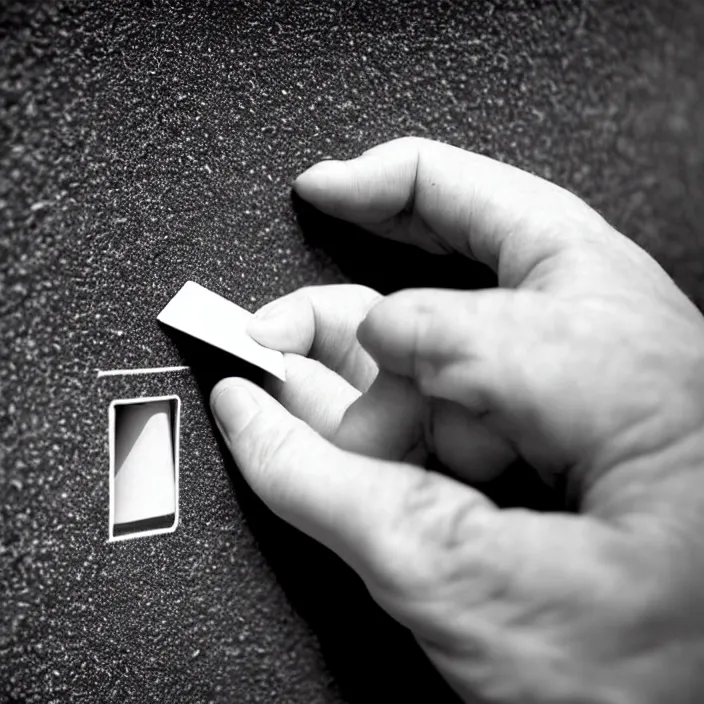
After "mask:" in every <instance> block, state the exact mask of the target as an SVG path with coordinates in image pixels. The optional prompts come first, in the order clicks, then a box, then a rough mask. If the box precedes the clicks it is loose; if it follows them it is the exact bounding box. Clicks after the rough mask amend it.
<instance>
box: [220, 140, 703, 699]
mask: <svg viewBox="0 0 704 704" xmlns="http://www.w3.org/2000/svg"><path fill="white" fill-rule="evenodd" d="M294 188H295V189H296V190H297V192H298V194H299V195H300V196H301V197H302V198H304V199H306V200H308V201H310V202H311V203H312V204H313V205H315V206H316V207H318V208H319V209H320V210H322V211H325V212H327V213H329V214H331V215H334V216H337V217H339V218H342V219H345V220H348V221H351V222H354V223H357V224H359V225H361V226H362V227H365V228H366V229H368V230H370V231H371V232H374V233H377V234H379V235H381V236H386V237H391V238H393V239H397V240H401V241H405V242H409V243H412V244H415V245H418V246H420V247H423V248H425V249H427V250H429V251H431V252H435V253H443V252H449V251H458V252H461V253H463V254H465V255H467V256H469V257H472V258H475V259H477V260H479V261H480V262H483V263H484V264H486V265H488V266H490V267H493V268H494V269H495V270H496V271H497V273H498V277H499V288H498V289H492V290H483V291H449V290H406V291H402V292H399V293H395V294H393V295H391V296H388V297H381V296H380V295H379V294H377V293H375V292H374V291H372V290H370V289H367V288H364V287H361V286H353V285H347V286H329V287H313V288H306V289H302V290H299V291H296V292H294V293H292V294H290V295H288V296H286V297H284V298H283V299H280V300H278V301H275V302H274V303H273V304H269V305H268V306H266V307H265V308H264V309H262V310H261V311H260V312H259V313H258V315H257V316H256V318H255V319H254V320H253V322H252V324H251V326H250V334H251V335H252V336H253V337H254V338H255V339H257V340H258V341H259V342H261V343H262V344H264V345H267V346H269V347H272V348H275V349H278V350H281V351H282V352H285V353H286V354H285V361H286V367H287V381H286V382H285V383H275V384H272V385H271V387H270V389H269V391H270V392H271V395H269V394H267V393H266V392H265V391H263V390H261V389H259V388H257V387H255V386H254V385H252V384H250V383H248V382H246V381H244V380H241V379H227V380H223V381H222V382H220V384H219V385H218V386H217V387H216V388H215V389H214V391H213V395H212V406H213V410H214V414H215V417H216V419H217V422H218V425H219V427H220V429H221V431H222V432H223V434H224V437H225V439H226V441H227V443H228V446H229V447H230V449H231V451H232V453H233V455H234V458H235V460H236V461H237V463H238V465H239V467H240V468H241V470H242V472H243V474H244V476H245V478H246V479H247V481H248V482H249V483H250V484H251V486H252V487H253V489H254V490H255V491H256V492H257V493H258V494H259V496H261V498H262V499H263V500H264V501H265V502H266V503H267V504H268V505H269V506H270V508H271V509H272V510H273V511H274V512H275V513H277V514H279V515H280V516H282V517H283V518H284V519H286V520H288V521H290V522H291V523H292V524H294V525H295V526H297V527H298V528H300V529H301V530H303V531H305V532H306V533H308V534H309V535H311V536H313V537H314V538H316V539H318V540H319V541H321V542H322V543H324V544H325V545H327V546H328V547H330V548H331V549H332V550H334V551H336V552H337V553H338V554H339V555H340V556H341V557H342V558H343V559H345V560H346V561H347V562H348V563H349V564H350V565H351V566H352V567H353V568H354V569H356V570H357V571H358V573H359V574H360V575H361V577H362V578H363V579H364V580H365V583H366V584H367V587H368V589H369V591H370V593H371V594H372V596H373V597H374V598H375V599H376V600H377V602H378V603H379V604H380V605H381V606H382V607H383V608H384V609H386V610H387V611H388V612H389V613H390V614H391V615H392V616H393V617H394V618H396V619H397V620H398V621H399V622H401V623H402V624H404V625H405V626H407V627H408V628H409V629H411V631H412V632H413V633H414V634H415V636H416V638H417V640H418V643H419V644H420V645H421V647H422V648H423V649H424V650H425V652H426V653H427V655H428V656H429V658H430V659H431V661H432V662H433V663H434V665H435V666H436V667H437V668H438V670H439V671H440V673H441V674H442V675H443V676H444V677H445V678H446V679H447V681H448V682H449V683H450V684H451V685H452V687H454V689H455V690H456V691H457V692H458V693H459V695H460V696H461V697H462V698H463V699H465V700H466V701H488V702H507V703H509V702H510V703H517V704H518V703H520V704H530V703H531V702H546V703H547V702H560V703H568V702H595V703H601V702H614V703H619V704H621V703H623V704H626V703H629V704H630V703H633V704H636V703H637V704H648V703H650V702H663V701H667V702H668V703H669V704H675V703H680V702H700V701H704V538H703V536H704V319H703V318H702V316H701V314H700V313H699V311H698V310H697V309H696V308H695V307H694V306H693V305H692V304H691V303H690V301H689V300H688V299H687V298H686V297H685V296H684V295H683V294H682V293H681V292H680V291H679V289H678V288H677V287H676V286H675V284H674V283H673V282H672V280H671V279H670V278H669V277H668V276H667V274H666V273H665V272H664V271H663V270H662V269H661V268H660V266H659V265H658V264H657V263H656V262H655V261H654V260H653V259H651V258H650V257H649V256H648V255H647V254H646V253H645V252H644V251H643V250H641V249H640V248H639V247H637V246H636V245H635V244H633V243H632V242H630V241H629V240H627V239H626V238H625V237H623V236H622V235H620V234H619V233H617V232H616V231H615V230H614V229H613V228H611V227H610V226H609V225H608V223H606V222H605V221H604V220H603V219H602V218H601V217H600V216H599V215H598V214H597V213H596V212H594V211H593V210H592V209H590V208H589V207H588V206H587V205H586V204H585V203H584V202H582V201H581V200H579V199H578V198H577V197H575V196H573V195H572V194H570V193H568V192H567V191H564V190H563V189H561V188H559V187H557V186H555V185H553V184H551V183H548V182H546V181H543V180H541V179H539V178H537V177H534V176H532V175H529V174H527V173H525V172H522V171H519V170H517V169H514V168H512V167H509V166H506V165H504V164H500V163H498V162H494V161H492V160H490V159H487V158H484V157H481V156H478V155H476V154H471V153H468V152H464V151H462V150H459V149H455V148H453V147H450V146H447V145H442V144H438V143H434V142H430V141H425V140H418V139H412V138H408V139H401V140H396V141H394V142H389V143H387V144H383V145H380V146H378V147H375V148H374V149H371V150H370V151H368V152H365V153H364V154H363V155H362V156H360V157H359V158H357V159H353V160H351V161H347V162H322V163H320V164H317V165H315V166H313V167H312V168H311V169H309V170H308V171H307V172H305V173H304V174H302V175H301V176H300V177H299V178H298V180H297V181H296V183H295V185H294ZM275 399H276V400H275ZM431 454H432V455H433V456H435V457H437V459H438V460H439V461H440V462H441V463H442V464H443V465H444V466H445V467H446V468H447V472H446V473H440V472H437V471H430V470H427V469H425V468H424V463H425V461H426V459H427V458H428V456H429V455H431ZM517 456H520V457H521V458H523V459H524V460H526V461H527V462H528V463H529V464H530V465H531V466H532V467H534V468H535V469H536V471H537V472H538V473H539V475H540V477H541V478H542V479H543V480H544V481H545V482H546V483H547V484H548V486H550V487H553V486H559V487H560V489H561V491H564V492H566V497H567V500H568V503H567V504H566V505H569V506H570V507H572V508H573V509H574V511H573V512H567V511H565V512H564V513H550V514H541V513H536V512H531V511H528V510H525V509H503V510H500V509H498V508H497V507H496V506H495V505H494V504H493V503H492V502H491V501H490V500H489V499H488V498H487V497H486V496H485V495H484V494H483V493H482V491H481V488H482V484H483V482H486V481H487V480H489V479H491V478H494V477H497V476H499V475H500V474H501V473H502V472H504V471H505V470H506V468H507V467H508V466H509V465H510V464H511V463H512V462H513V461H514V460H515V459H516V457H517Z"/></svg>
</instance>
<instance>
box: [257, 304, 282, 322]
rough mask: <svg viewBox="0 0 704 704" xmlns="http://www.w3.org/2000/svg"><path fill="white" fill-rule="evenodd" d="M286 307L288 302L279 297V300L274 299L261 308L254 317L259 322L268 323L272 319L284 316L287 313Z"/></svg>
mask: <svg viewBox="0 0 704 704" xmlns="http://www.w3.org/2000/svg"><path fill="white" fill-rule="evenodd" d="M286 308H287V306H286V303H285V302H284V301H283V300H281V299H279V300H277V301H272V302H271V303H267V304H266V305H265V306H264V307H262V308H260V309H259V310H258V311H257V312H256V313H255V314H254V319H255V320H256V321H257V322H263V321H266V322H267V323H268V322H269V321H270V320H274V319H278V318H283V317H284V315H285V314H286Z"/></svg>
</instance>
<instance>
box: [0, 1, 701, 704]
mask: <svg viewBox="0 0 704 704" xmlns="http://www.w3.org/2000/svg"><path fill="white" fill-rule="evenodd" d="M1 7H2V9H1V10H0V90H1V96H0V100H1V103H0V330H1V338H0V340H1V344H0V353H1V356H2V365H1V366H0V700H2V701H8V702H45V701H65V700H69V699H70V700H71V701H87V702H89V701H110V700H113V701H124V702H127V701H134V702H145V701H181V702H207V701H237V702H271V701H284V702H300V703H301V704H303V703H304V702H305V703H306V704H309V703H313V702H340V701H347V702H355V703H356V702H373V701H384V702H390V701H433V702H439V701H445V700H451V697H450V695H449V694H448V693H447V691H445V690H443V689H442V687H441V685H440V684H439V683H438V682H437V680H436V679H435V678H434V677H433V674H432V672H431V670H430V669H429V668H428V667H427V666H426V664H425V662H424V660H423V659H422V657H421V656H420V655H419V654H418V652H417V651H416V650H415V648H414V647H413V643H412V641H411V640H410V638H409V637H408V635H407V634H406V633H405V632H403V631H402V630H400V629H398V628H395V627H394V626H393V625H392V624H390V622H389V621H388V620H387V619H386V618H385V617H383V616H382V615H381V614H380V613H379V612H378V611H377V610H376V609H375V608H374V607H373V606H372V605H371V604H370V603H369V600H368V599H367V597H366V596H365V593H364V590H363V589H362V588H361V586H360V585H359V583H358V582H357V581H356V579H355V578H354V577H353V576H352V575H351V574H350V573H349V572H348V571H347V570H346V568H344V567H343V566H342V565H341V564H340V563H338V562H337V561H336V560H335V559H333V558H332V557H331V556H330V555H328V554H327V553H326V552H325V551H323V550H322V549H319V548H317V546H314V545H312V544H311V543H310V542H309V541H307V540H305V539H303V538H302V537H301V536H299V535H298V534H296V533H295V532H293V531H291V530H287V529H286V528H284V527H283V526H281V525H280V524H279V523H278V522H277V521H275V520H273V519H272V518H271V517H270V516H269V515H268V513H267V512H266V511H265V510H264V509H263V508H262V507H261V505H259V504H258V502H257V501H256V500H255V499H254V498H253V497H252V496H251V494H250V493H249V492H248V491H247V490H246V487H244V486H242V481H241V479H239V476H238V474H237V472H236V469H235V468H233V467H232V466H231V465H229V464H227V463H226V462H225V461H224V460H223V458H222V455H221V451H220V447H219V446H218V444H217V441H216V438H215V434H214V433H213V431H212V429H211V425H210V421H209V418H208V415H207V411H206V405H205V403H204V401H203V397H202V394H203V393H207V388H208V386H209V385H210V384H211V383H212V380H213V379H214V378H215V377H216V376H217V374H218V373H220V371H221V370H222V371H223V373H224V372H225V371H227V372H233V371H234V372H236V371H237V369H236V367H234V366H233V364H234V363H233V362H232V361H231V360H227V359H222V358H221V359H219V361H218V364H215V363H214V362H211V361H208V363H207V365H206V367H205V369H204V370H202V371H198V369H196V372H195V373H194V374H190V373H186V374H181V375H172V376H169V377H165V376H161V377H150V378H147V377H141V378H132V379H126V380H120V379H113V380H100V381H97V380H96V375H95V370H96V369H110V368H115V367H140V366H161V365H170V364H180V363H184V362H186V363H190V362H193V361H194V360H198V359H199V355H198V354H197V353H194V352H193V350H192V349H189V348H188V345H184V344H182V343H181V342H178V341H175V340H174V338H172V337H171V336H169V334H167V332H166V331H165V330H164V329H162V328H160V327H159V326H158V325H157V323H156V320H155V316H156V314H157V312H158V311H159V310H160V309H161V307H162V306H163V305H164V304H165V303H166V301H167V300H168V299H169V298H170V297H171V296H172V295H173V294H174V293H175V292H176V290H177V289H178V288H179V287H180V286H181V284H182V283H183V282H184V281H185V280H186V279H193V280H196V281H198V282H199V283H201V284H203V285H205V286H207V287H209V288H211V289H213V290H215V291H217V292H219V293H221V294H223V295H225V296H228V297H229V298H231V299H232V300H234V301H236V302H237V303H239V304H240V305H243V306H245V307H247V308H250V309H254V308H256V307H258V306H259V305H261V304H262V303H264V302H266V301H268V300H270V299H272V298H275V297H277V296H279V295H281V294H283V293H285V292H288V291H290V290H292V289H295V288H297V287H299V286H301V285H305V284H315V283H324V282H334V281H342V280H345V279H347V278H352V279H354V280H358V281H364V282H369V283H372V284H376V285H378V286H381V287H383V288H385V289H391V288H394V287H396V286H401V285H413V284H427V283H431V284H432V283H434V282H437V281H450V280H453V281H457V282H459V283H461V284H466V285H469V286H472V285H478V284H480V283H482V282H483V281H484V279H482V278H481V277H479V278H477V277H478V276H479V275H478V274H477V272H476V270H473V269H470V268H465V267H464V266H463V265H461V264H458V263H457V262H455V263H453V269H452V272H453V275H452V277H450V278H449V279H443V278H442V277H441V276H440V277H438V274H437V272H436V270H435V269H433V268H432V267H430V268H428V267H426V265H425V260H424V259H423V258H422V257H421V258H419V257H418V256H416V257H407V256H405V255H404V254H402V250H400V249H398V248H397V247H393V246H386V245H378V244H376V243H374V242H371V241H370V240H369V239H367V238H364V237H362V236H360V235H359V234H358V233H355V232H352V231H350V230H349V228H342V227H340V226H338V225H336V224H335V223H334V222H332V221H330V220H328V219H322V218H317V217H316V216H315V215H314V214H310V213H305V212H304V213H302V214H301V216H300V218H299V217H297V215H296V210H295V208H294V205H295V204H292V202H291V199H290V183H291V181H292V179H293V178H294V177H295V175H296V174H297V173H299V172H300V171H301V170H303V169H304V168H305V167H307V166H309V165H310V164H311V163H313V162H315V161H317V160H319V159H321V158H323V157H327V156H335V157H347V156H352V155H354V154H357V153H358V152H360V151H361V150H363V149H365V148H367V147H369V146H371V145H372V144H374V143H377V142H381V141H384V140H387V139H390V138H392V137H396V136H401V135H405V134H415V135H420V136H428V137H434V138H437V139H441V140H445V141H449V142H452V143H454V144H456V145H459V146H462V147H467V148H471V149H474V150H478V151H481V152H483V153H485V154H488V155H490V156H493V157H496V158H499V159H503V160H505V161H508V162H510V163H513V164H516V165H518V166H521V167H524V168H527V169H530V170H531V171H534V172H536V173H538V174H540V175H542V176H545V177H548V178H551V179H554V180H555V181H557V182H559V183H561V184H562V185H565V186H567V187H569V188H571V189H573V190H574V191H575V192H577V193H578V194H580V195H581V196H583V197H584V198H586V199H587V200H588V201H589V202H590V203H591V204H593V205H594V206H595V207H597V208H598V209H599V210H600V211H601V212H602V213H603V214H604V215H605V216H606V217H607V218H609V219H610V220H611V221H612V222H614V223H615V224H616V225H617V226H618V227H620V228H621V229H622V230H623V231H624V232H625V233H626V234H627V235H628V236H630V237H632V238H633V239H635V240H636V241H638V242H639V243H640V244H642V245H643V246H644V247H645V248H646V249H648V250H649V251H650V252H651V253H652V254H654V255H655V256H656V257H657V258H658V259H659V260H660V261H661V262H662V264H663V265H664V266H665V267H666V268H667V269H668V271H669V272H671V273H672V275H673V276H674V277H675V279H676V280H677V282H678V283H679V284H680V285H681V286H682V287H683V288H684V289H685V291H686V292H687V293H688V294H689V295H690V296H692V297H693V298H694V300H695V301H696V302H697V304H698V305H699V306H700V307H701V306H703V305H704V241H703V239H702V234H701V232H702V230H701V223H702V222H703V221H704V199H703V198H702V192H703V191H704V118H703V115H704V111H703V110H702V107H703V105H702V103H703V102H704V71H703V70H702V67H703V66H704V3H700V2H684V1H682V0H675V1H673V0H647V1H646V0H642V1H638V2H636V1H633V2H627V1H625V0H594V1H590V0H582V1H576V0H575V1H573V2H569V1H567V0H563V1H557V0H555V1H554V2H548V1H538V0H533V1H530V0H524V1H519V0H514V1H511V2H498V1H497V2H484V1H480V2H469V1H468V2H446V1H441V0H429V1H427V2H421V1H417V2H402V1H401V0H394V1H389V2H376V1H375V0H365V1H362V0H358V1H357V2H353V1H348V2H343V1H341V0H340V1H337V0H335V1H332V2H326V3H321V2H313V1H310V2H286V1H272V2H255V1H252V0H250V1H247V2H231V3H226V2H206V1H205V0H200V1H199V0H192V1H187V0H170V1H169V2H153V3H147V2H128V1H122V0H121V1H120V2H116V3H109V2H90V1H89V0H76V1H75V2H68V1H66V2H45V3H38V2H21V3H20V2H17V3H9V4H8V3H7V2H4V3H2V5H1ZM509 205H510V204H509ZM399 261H400V262H402V263H403V266H399V265H398V264H397V262H399ZM209 359H210V358H209ZM196 367H197V365H196ZM168 393H178V394H179V395H180V396H181V398H182V401H183V417H182V423H183V443H182V465H181V486H182V493H181V525H180V527H179V529H178V530H177V532H176V533H175V534H173V535H169V536H161V537H157V538H150V539H144V540H137V541H130V542H127V543H120V544H108V543H106V537H107V510H108V506H107V503H108V493H107V478H108V473H107V405H108V403H109V402H110V400H112V399H113V398H124V397H130V396H138V395H142V394H158V395H161V394H168Z"/></svg>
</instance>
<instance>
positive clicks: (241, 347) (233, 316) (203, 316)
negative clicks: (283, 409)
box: [157, 281, 286, 381]
mask: <svg viewBox="0 0 704 704" xmlns="http://www.w3.org/2000/svg"><path fill="white" fill-rule="evenodd" d="M251 317H252V313H250V312H249V311H246V310H244V308H240V307H239V306H238V305H236V304H235V303H233V302H232V301H228V300H227V299H226V298H223V297H222V296H218V294H217V293H213V292H212V291H209V290H208V289H207V288H203V286H200V285H199V284H197V283H195V282H193V281H187V282H186V283H185V284H184V285H183V287H182V288H181V290H180V291H179V292H178V293H177V294H176V295H175V296H174V297H173V298H172V299H171V300H170V301H169V303H168V304H167V305H166V307H165V308H164V310H162V311H161V313H159V315H158V316H157V320H159V321H160V322H162V323H164V324H165V325H169V326H170V327H172V328H176V329H177V330H180V331H181V332H185V333H186V334H187V335H191V336H193V337H196V338H198V339H199V340H202V341H203V342H206V343H208V344H209V345H213V347H217V348H218V349H221V350H224V351H225V352H229V353H230V354H233V355H235V357H239V358H240V359H243V360H245V362H249V363H250V364H254V365H256V366H257V367H260V368H261V369H264V370H265V371H267V372H269V373H270V374H273V375H274V376H276V377H278V378H279V379H281V381H285V380H286V372H285V370H284V357H283V355H282V354H281V352H278V351H276V350H271V349H269V348H268V347H263V346H262V345H260V344H259V343H258V342H255V341H254V340H253V339H252V338H251V337H250V336H249V335H248V334H247V323H248V322H249V320H250V318H251Z"/></svg>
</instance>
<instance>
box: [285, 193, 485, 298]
mask: <svg viewBox="0 0 704 704" xmlns="http://www.w3.org/2000/svg"><path fill="white" fill-rule="evenodd" d="M292 201H293V209H294V212H295V213H296V217H297V219H298V224H299V226H300V228H301V230H302V232H303V237H304V238H305V240H306V241H307V243H308V244H309V245H310V246H311V247H312V248H313V249H314V250H317V251H318V252H319V253H320V254H321V255H322V256H324V257H326V258H328V259H330V260H332V262H334V264H335V265H336V266H337V267H338V269H339V270H340V271H341V272H342V273H343V274H344V275H345V276H346V277H347V278H348V279H349V280H350V281H351V282H353V283H356V284H363V285H364V286H369V287H371V288H373V289H376V290H377V291H379V292H380V293H383V294H385V295H386V294H389V293H392V292H393V291H398V290H400V289H404V288H454V289H479V288H489V287H492V286H496V275H495V274H494V272H492V271H491V270H490V269H488V268H487V267H486V266H484V265H483V264H479V263H478V262H475V261H472V260H471V259H468V258H467V257H463V256H461V255H459V254H446V255H438V254H429V253H428V252H426V251H424V250H422V249H419V248H418V247H414V246H411V245H406V244H402V243H400V242H394V241H392V240H387V239H384V238H383V237H378V236H376V235H371V234H369V233H368V232H365V231H364V230H362V229H361V228H359V227H357V226H355V225H351V224H350V223H347V222H344V221H342V220H337V219H336V218H333V217H330V216H329V215H325V214H323V213H321V212H320V211H319V210H316V209H315V208H314V207H313V206H311V205H310V204H309V203H307V202H306V201H304V200H302V199H301V198H300V197H299V196H297V195H296V194H295V193H294V194H293V195H292Z"/></svg>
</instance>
